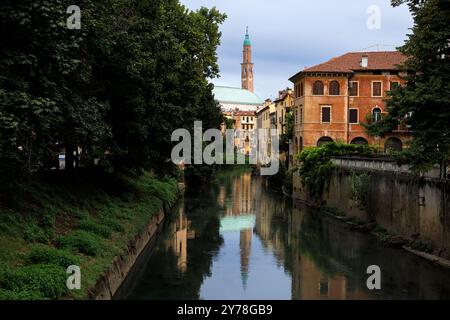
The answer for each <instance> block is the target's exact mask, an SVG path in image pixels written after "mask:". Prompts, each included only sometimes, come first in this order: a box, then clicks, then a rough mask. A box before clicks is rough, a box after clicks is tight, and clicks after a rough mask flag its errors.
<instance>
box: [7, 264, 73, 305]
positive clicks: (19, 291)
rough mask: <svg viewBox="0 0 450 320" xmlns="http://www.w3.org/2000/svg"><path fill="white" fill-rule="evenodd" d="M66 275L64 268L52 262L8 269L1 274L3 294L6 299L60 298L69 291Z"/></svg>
mask: <svg viewBox="0 0 450 320" xmlns="http://www.w3.org/2000/svg"><path fill="white" fill-rule="evenodd" d="M66 277H67V275H66V271H65V269H64V268H62V267H60V266H56V265H51V264H36V265H31V266H25V267H21V268H18V269H6V270H3V271H2V273H1V274H0V285H1V287H2V288H3V289H4V290H3V291H2V296H3V297H4V298H6V299H9V298H20V297H22V298H27V299H28V298H34V299H40V298H49V299H58V298H59V297H61V296H63V295H65V294H66V293H67V287H66ZM8 291H13V294H11V292H8Z"/></svg>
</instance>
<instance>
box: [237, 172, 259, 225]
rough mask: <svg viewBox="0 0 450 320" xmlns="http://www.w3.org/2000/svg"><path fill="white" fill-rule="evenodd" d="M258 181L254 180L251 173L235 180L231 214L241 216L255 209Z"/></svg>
mask: <svg viewBox="0 0 450 320" xmlns="http://www.w3.org/2000/svg"><path fill="white" fill-rule="evenodd" d="M255 192H256V183H254V182H253V181H252V175H251V173H250V172H249V173H245V174H243V175H242V176H240V177H239V178H238V179H235V180H234V182H233V205H232V210H231V214H232V215H233V216H239V215H242V214H250V213H253V212H254V211H255V208H254V205H253V204H254V203H255Z"/></svg>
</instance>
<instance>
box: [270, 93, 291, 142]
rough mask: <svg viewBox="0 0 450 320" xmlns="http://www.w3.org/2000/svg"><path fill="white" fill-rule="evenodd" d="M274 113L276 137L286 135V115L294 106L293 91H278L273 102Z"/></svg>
mask: <svg viewBox="0 0 450 320" xmlns="http://www.w3.org/2000/svg"><path fill="white" fill-rule="evenodd" d="M274 104H275V112H276V128H277V133H278V137H280V136H281V135H282V134H285V133H286V115H287V114H288V113H289V112H290V111H291V109H292V107H293V106H294V91H293V90H292V89H291V88H286V89H284V90H280V91H278V98H277V100H275V101H274Z"/></svg>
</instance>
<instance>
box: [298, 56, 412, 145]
mask: <svg viewBox="0 0 450 320" xmlns="http://www.w3.org/2000/svg"><path fill="white" fill-rule="evenodd" d="M404 61H405V57H404V56H403V55H402V54H401V53H400V52H397V51H392V52H351V53H347V54H344V55H342V56H339V57H336V58H333V59H331V60H329V61H327V62H325V63H322V64H319V65H316V66H313V67H310V68H307V69H304V70H302V71H300V72H298V73H297V74H295V75H294V76H292V77H291V78H290V81H291V82H293V83H294V88H295V89H294V92H295V99H294V118H295V138H294V150H295V151H300V150H302V148H303V147H310V146H320V145H322V144H324V143H326V142H330V141H336V142H338V141H340V142H344V143H348V144H350V143H352V144H370V145H373V146H376V147H378V148H379V149H380V150H388V149H396V150H400V149H402V148H403V146H404V145H405V142H406V141H407V140H408V139H409V133H408V130H407V128H405V127H402V126H399V127H398V128H397V129H398V130H396V131H394V132H392V133H391V134H389V135H387V136H386V137H384V138H380V137H371V136H369V135H368V134H367V133H366V130H365V128H364V127H363V126H362V125H361V123H367V122H371V121H379V120H380V119H381V118H382V117H383V115H385V114H386V105H385V99H386V97H387V91H389V90H390V89H391V88H393V87H394V86H397V85H403V84H404V83H403V80H402V79H401V77H400V76H401V75H402V74H401V71H400V70H399V68H398V65H400V64H402V63H403V62H404Z"/></svg>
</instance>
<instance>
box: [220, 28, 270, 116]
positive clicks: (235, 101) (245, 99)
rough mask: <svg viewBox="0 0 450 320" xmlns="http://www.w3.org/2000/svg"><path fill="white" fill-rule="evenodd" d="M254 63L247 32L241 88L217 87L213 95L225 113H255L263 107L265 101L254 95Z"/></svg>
mask: <svg viewBox="0 0 450 320" xmlns="http://www.w3.org/2000/svg"><path fill="white" fill-rule="evenodd" d="M253 68H254V63H253V62H252V44H251V41H250V36H249V34H248V28H247V32H246V34H245V39H244V49H243V55H242V63H241V87H240V88H236V87H224V86H215V87H214V90H213V93H214V96H215V99H216V100H217V101H218V102H219V104H220V106H221V108H222V110H223V111H224V112H230V111H235V110H236V109H238V110H240V111H254V112H256V111H257V110H258V109H259V108H261V106H262V105H263V101H262V100H261V99H260V98H259V97H258V96H257V95H256V94H255V93H254V73H253V71H254V70H253Z"/></svg>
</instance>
